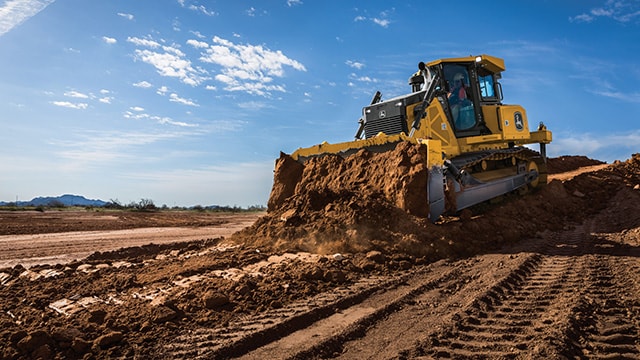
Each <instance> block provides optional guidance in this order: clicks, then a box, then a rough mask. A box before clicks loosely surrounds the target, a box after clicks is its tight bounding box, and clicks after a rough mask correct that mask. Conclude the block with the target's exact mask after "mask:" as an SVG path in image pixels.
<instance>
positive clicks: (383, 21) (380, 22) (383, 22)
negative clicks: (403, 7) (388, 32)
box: [371, 18, 390, 28]
mask: <svg viewBox="0 0 640 360" xmlns="http://www.w3.org/2000/svg"><path fill="white" fill-rule="evenodd" d="M371 21H373V22H374V23H375V24H378V25H380V26H382V27H383V28H386V27H389V23H390V21H389V20H386V19H378V18H373V19H371Z"/></svg>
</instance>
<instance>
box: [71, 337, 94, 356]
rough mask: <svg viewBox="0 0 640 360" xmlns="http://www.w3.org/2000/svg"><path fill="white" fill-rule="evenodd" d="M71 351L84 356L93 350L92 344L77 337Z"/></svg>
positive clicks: (72, 343)
mask: <svg viewBox="0 0 640 360" xmlns="http://www.w3.org/2000/svg"><path fill="white" fill-rule="evenodd" d="M71 349H73V351H75V352H76V353H78V354H84V353H86V352H87V351H89V349H91V342H90V341H87V340H85V339H82V338H79V337H77V338H75V339H73V341H72V342H71Z"/></svg>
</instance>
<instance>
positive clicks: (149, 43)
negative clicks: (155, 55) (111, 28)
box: [127, 37, 161, 49]
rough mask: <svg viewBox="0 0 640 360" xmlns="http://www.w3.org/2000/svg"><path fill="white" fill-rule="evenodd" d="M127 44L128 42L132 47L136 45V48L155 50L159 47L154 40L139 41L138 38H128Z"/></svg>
mask: <svg viewBox="0 0 640 360" xmlns="http://www.w3.org/2000/svg"><path fill="white" fill-rule="evenodd" d="M127 42H130V43H132V44H134V45H138V46H144V47H149V48H152V49H157V48H159V47H160V46H161V45H160V43H159V42H157V41H154V40H148V39H141V38H139V37H128V38H127Z"/></svg>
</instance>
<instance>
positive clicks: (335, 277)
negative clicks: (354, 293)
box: [324, 270, 347, 284]
mask: <svg viewBox="0 0 640 360" xmlns="http://www.w3.org/2000/svg"><path fill="white" fill-rule="evenodd" d="M324 278H325V279H326V280H327V281H333V282H337V283H340V284H341V283H343V282H345V281H347V276H346V275H345V273H344V272H343V271H340V270H329V271H327V272H326V274H324Z"/></svg>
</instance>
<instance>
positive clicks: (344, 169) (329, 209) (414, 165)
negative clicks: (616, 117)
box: [233, 143, 640, 261]
mask: <svg viewBox="0 0 640 360" xmlns="http://www.w3.org/2000/svg"><path fill="white" fill-rule="evenodd" d="M425 156H426V149H425V148H424V147H423V146H420V145H412V144H409V143H401V144H399V145H398V146H397V147H396V149H395V150H394V151H391V152H389V153H371V152H368V151H366V150H362V151H360V152H358V153H356V154H354V155H352V156H349V157H347V158H344V159H343V158H342V157H340V156H333V155H330V156H323V157H319V158H312V159H310V160H309V161H308V162H307V163H305V165H304V166H303V165H301V164H299V163H297V162H295V161H294V160H293V159H291V158H290V157H288V156H287V155H284V154H283V155H282V156H281V157H280V159H278V161H277V163H276V172H275V181H274V183H275V184H276V185H275V186H274V188H273V190H272V194H271V198H270V202H269V212H268V214H267V215H266V216H264V217H262V218H260V219H259V220H258V221H257V222H256V223H255V224H254V225H253V226H252V227H249V228H247V229H245V230H243V231H241V232H239V233H237V234H235V235H234V237H233V238H234V240H235V241H239V242H243V243H248V244H251V245H252V246H258V247H265V248H270V249H272V250H274V251H309V252H316V253H321V254H330V253H334V252H343V253H357V252H367V251H380V252H382V253H383V254H397V253H402V254H406V255H409V256H412V257H415V258H418V259H424V260H425V261H432V260H435V259H440V258H443V257H456V256H466V255H470V254H475V253H478V252H481V251H486V250H489V249H493V248H496V247H498V246H501V245H503V244H504V243H507V242H515V241H517V240H519V239H521V238H523V237H532V236H536V233H538V232H542V231H545V230H557V229H562V228H563V227H566V226H569V224H571V223H573V222H578V221H581V219H583V218H584V216H586V215H587V214H589V213H593V212H596V211H598V210H600V209H602V208H603V207H604V206H605V204H606V201H607V200H608V199H609V198H610V197H611V196H613V195H614V194H616V193H617V192H618V190H619V189H620V188H621V187H624V186H630V187H631V188H633V187H634V186H636V185H637V184H639V183H640V180H638V178H637V177H638V173H639V172H640V165H639V163H640V158H639V156H638V155H637V154H636V155H634V156H633V157H632V158H631V159H629V160H628V161H626V162H617V163H615V164H613V165H611V166H609V167H607V168H605V169H604V170H602V171H598V172H595V173H591V174H588V175H579V176H577V177H576V178H575V179H573V180H572V181H568V182H561V181H557V180H556V181H551V182H550V183H549V184H548V185H547V186H546V187H544V188H543V189H542V190H540V191H536V192H534V193H532V194H528V195H526V196H524V197H519V196H513V195H507V196H503V197H501V198H499V199H496V200H495V201H492V202H491V204H483V205H479V206H476V207H474V208H471V209H469V210H465V211H463V212H462V213H461V214H460V216H459V217H457V216H448V217H444V218H443V219H442V220H441V221H440V222H439V223H438V224H437V225H434V224H432V223H430V222H429V221H428V220H427V219H426V217H425V215H426V214H425V211H426V210H427V209H426V208H427V207H426V206H425V205H424V204H426V199H425V198H424V196H425V192H424V191H423V190H422V189H424V188H425V187H426V182H427V176H428V175H427V169H426V168H425V166H424V165H423V164H424V163H425V162H424V157H425ZM593 164H602V162H600V161H597V160H592V159H588V158H586V157H562V158H558V159H550V168H552V169H553V171H562V170H563V169H575V168H577V167H580V166H585V165H586V166H588V165H593ZM496 203H499V205H498V206H497V205H496Z"/></svg>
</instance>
